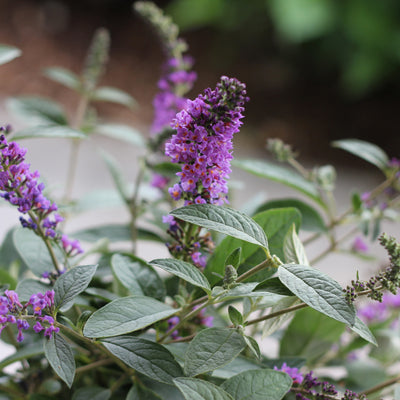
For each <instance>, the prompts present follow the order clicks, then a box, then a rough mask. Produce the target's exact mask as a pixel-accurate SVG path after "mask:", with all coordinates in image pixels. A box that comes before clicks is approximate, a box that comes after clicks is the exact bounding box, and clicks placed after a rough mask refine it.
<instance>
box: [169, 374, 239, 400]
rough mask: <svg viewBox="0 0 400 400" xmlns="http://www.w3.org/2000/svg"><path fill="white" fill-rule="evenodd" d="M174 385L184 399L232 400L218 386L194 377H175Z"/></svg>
mask: <svg viewBox="0 0 400 400" xmlns="http://www.w3.org/2000/svg"><path fill="white" fill-rule="evenodd" d="M174 383H175V385H176V386H177V387H178V389H179V390H180V391H181V392H182V394H183V397H184V398H185V399H186V400H233V398H232V397H231V396H230V395H229V394H228V393H226V392H225V391H224V390H222V389H221V388H220V387H219V386H217V385H214V384H213V383H211V382H207V381H204V380H201V379H195V378H176V379H174Z"/></svg>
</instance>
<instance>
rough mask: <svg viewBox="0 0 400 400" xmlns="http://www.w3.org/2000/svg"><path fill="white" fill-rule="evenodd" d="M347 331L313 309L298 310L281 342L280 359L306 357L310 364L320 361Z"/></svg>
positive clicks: (340, 324) (339, 324)
mask: <svg viewBox="0 0 400 400" xmlns="http://www.w3.org/2000/svg"><path fill="white" fill-rule="evenodd" d="M344 330H345V325H343V324H342V323H339V322H337V321H335V320H333V319H331V318H329V317H327V316H325V315H324V314H321V313H319V312H317V311H315V310H313V309H312V308H306V309H303V310H298V311H297V312H296V314H295V316H294V318H293V319H292V321H291V323H290V325H289V326H288V328H287V329H286V330H285V333H284V335H283V338H282V339H281V341H280V352H279V355H280V357H284V356H296V357H304V358H306V359H307V360H308V361H309V362H310V363H313V362H314V361H315V360H318V359H319V358H320V357H321V356H323V355H324V354H325V353H326V352H327V351H329V350H330V349H331V347H332V345H333V344H334V343H337V342H338V340H339V338H340V336H341V335H342V334H343V332H344Z"/></svg>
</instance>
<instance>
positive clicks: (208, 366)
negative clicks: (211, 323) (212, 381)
mask: <svg viewBox="0 0 400 400" xmlns="http://www.w3.org/2000/svg"><path fill="white" fill-rule="evenodd" d="M245 347H246V342H245V341H244V339H243V337H242V335H240V334H239V333H238V332H237V331H236V330H235V329H229V328H208V329H204V330H203V331H201V332H200V333H198V334H197V335H196V337H195V338H194V339H193V340H192V341H191V342H190V344H189V346H188V348H187V350H186V354H185V366H184V370H185V373H186V375H188V376H196V375H199V374H203V373H205V372H209V371H213V370H214V369H217V368H219V367H222V366H224V365H226V364H228V363H229V362H231V361H232V360H233V359H234V358H236V357H237V356H238V355H239V353H240V352H241V351H242V350H243V349H244V348H245Z"/></svg>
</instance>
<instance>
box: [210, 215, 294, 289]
mask: <svg viewBox="0 0 400 400" xmlns="http://www.w3.org/2000/svg"><path fill="white" fill-rule="evenodd" d="M254 221H255V222H256V223H257V224H258V225H260V226H261V228H262V229H263V230H264V232H265V234H266V236H267V237H268V247H269V251H270V253H271V254H275V255H277V256H278V257H279V258H281V259H283V257H284V254H283V239H284V237H285V235H286V233H287V231H288V230H289V229H290V227H291V226H292V225H293V224H295V225H296V227H297V228H298V227H299V226H300V223H301V216H300V213H299V211H298V210H296V209H294V208H281V209H275V210H267V211H263V212H261V213H259V214H257V215H255V216H254ZM238 247H241V248H242V254H241V265H240V266H239V268H238V274H239V275H240V274H242V273H243V272H246V271H247V270H249V269H250V268H252V267H254V266H255V265H257V264H259V263H260V262H262V261H264V260H265V252H264V251H263V250H262V249H260V247H259V246H256V245H254V244H252V243H247V242H244V241H242V240H239V239H236V238H231V237H226V238H225V239H224V240H223V241H222V242H221V243H220V244H219V245H218V246H217V248H216V249H215V251H214V253H213V255H212V256H211V257H210V259H209V260H208V262H207V266H206V269H205V270H204V274H205V276H206V277H207V278H208V280H209V282H210V283H211V284H212V285H213V284H215V283H216V282H217V281H218V280H219V278H218V277H217V276H215V275H214V273H216V274H220V275H224V266H225V261H226V255H227V254H230V253H231V252H232V251H234V250H235V249H237V248H238ZM274 272H275V269H274V268H271V269H268V270H264V271H262V272H260V273H258V274H256V275H254V276H253V277H251V278H250V279H251V280H254V281H262V280H264V279H266V278H268V277H269V276H271V274H272V273H274Z"/></svg>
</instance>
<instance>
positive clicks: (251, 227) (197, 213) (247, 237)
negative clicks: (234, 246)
mask: <svg viewBox="0 0 400 400" xmlns="http://www.w3.org/2000/svg"><path fill="white" fill-rule="evenodd" d="M171 214H172V215H173V216H174V217H176V218H179V219H182V220H184V221H187V222H191V223H192V224H195V225H199V226H202V227H203V228H206V229H211V230H214V231H217V232H220V233H223V234H225V235H228V236H232V237H234V238H237V239H241V240H244V241H246V242H249V243H254V244H256V245H259V246H262V247H263V248H264V249H268V241H267V237H266V236H265V233H264V231H263V230H262V228H261V227H260V226H259V225H258V224H257V223H256V222H254V220H252V219H251V218H250V217H248V216H247V215H245V214H242V213H241V212H239V211H236V210H233V209H232V208H227V207H221V206H216V205H213V204H193V205H190V206H186V207H181V208H178V209H176V210H174V211H172V212H171Z"/></svg>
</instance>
